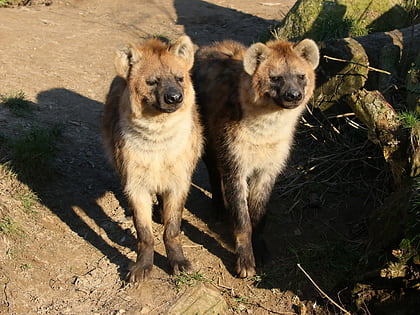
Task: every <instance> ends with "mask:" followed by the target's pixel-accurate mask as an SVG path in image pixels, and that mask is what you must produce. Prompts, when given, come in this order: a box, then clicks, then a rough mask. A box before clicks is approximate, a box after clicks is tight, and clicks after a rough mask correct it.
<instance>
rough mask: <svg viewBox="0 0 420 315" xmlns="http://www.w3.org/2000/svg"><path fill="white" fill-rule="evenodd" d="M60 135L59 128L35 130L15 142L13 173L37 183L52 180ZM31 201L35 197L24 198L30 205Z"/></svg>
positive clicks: (13, 143)
mask: <svg viewBox="0 0 420 315" xmlns="http://www.w3.org/2000/svg"><path fill="white" fill-rule="evenodd" d="M60 133H61V130H60V128H59V127H53V128H41V129H34V130H31V131H29V132H27V133H26V134H24V135H23V136H21V137H20V138H18V139H15V140H13V141H12V143H11V155H12V156H11V161H10V162H11V163H10V164H11V167H12V169H13V171H14V172H16V173H18V174H19V176H22V177H24V178H25V179H28V180H33V181H37V182H40V181H41V182H42V181H45V180H50V179H52V177H53V175H54V167H53V165H52V162H53V158H54V156H55V153H56V146H55V142H56V140H57V138H58V137H59V135H60ZM30 199H33V196H32V197H30V198H24V202H26V204H27V205H28V201H29V200H30Z"/></svg>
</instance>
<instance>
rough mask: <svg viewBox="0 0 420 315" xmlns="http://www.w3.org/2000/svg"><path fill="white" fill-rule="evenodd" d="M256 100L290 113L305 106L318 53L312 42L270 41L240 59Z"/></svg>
mask: <svg viewBox="0 0 420 315" xmlns="http://www.w3.org/2000/svg"><path fill="white" fill-rule="evenodd" d="M243 62H244V69H245V72H246V73H248V74H249V75H250V76H251V80H252V86H253V90H254V93H255V97H256V100H260V101H262V102H263V103H267V102H268V103H272V104H274V105H277V106H279V107H281V108H286V109H293V108H296V107H298V106H300V105H305V104H306V103H307V102H308V100H309V98H310V97H311V96H312V93H313V89H314V87H315V72H314V69H315V68H316V67H317V66H318V63H319V51H318V47H317V45H316V44H315V42H314V41H312V40H310V39H304V40H302V41H301V42H299V43H297V44H293V43H290V42H287V41H281V40H273V41H270V42H267V44H262V43H256V44H254V45H252V46H250V47H249V48H248V49H247V51H246V52H245V56H244V61H243Z"/></svg>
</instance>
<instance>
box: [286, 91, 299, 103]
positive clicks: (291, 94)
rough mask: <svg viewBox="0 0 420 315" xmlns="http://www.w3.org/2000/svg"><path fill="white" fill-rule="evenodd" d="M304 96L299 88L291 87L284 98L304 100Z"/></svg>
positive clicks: (291, 100)
mask: <svg viewBox="0 0 420 315" xmlns="http://www.w3.org/2000/svg"><path fill="white" fill-rule="evenodd" d="M302 97H303V95H302V92H301V91H300V90H298V89H289V90H287V91H286V92H285V93H284V95H283V98H284V100H285V101H287V102H299V101H301V100H302Z"/></svg>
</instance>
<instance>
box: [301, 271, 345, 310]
mask: <svg viewBox="0 0 420 315" xmlns="http://www.w3.org/2000/svg"><path fill="white" fill-rule="evenodd" d="M297 266H298V267H299V269H300V270H302V272H303V273H304V274H305V276H307V277H308V279H309V280H310V281H311V282H312V284H313V285H314V286H315V288H316V289H317V290H318V291H319V292H320V293H321V294H322V295H323V296H324V297H326V298H327V299H328V300H329V301H330V302H331V303H332V304H334V305H335V306H337V307H338V308H339V309H340V310H341V311H343V312H344V314H349V315H351V313H350V312H348V311H347V310H345V309H344V308H342V307H341V306H340V305H338V304H337V303H336V302H334V300H333V299H331V298H330V297H329V296H328V295H327V294H326V293H325V292H324V291H322V289H321V288H320V287H319V286H318V285H317V284H316V283H315V281H314V280H312V278H311V277H310V276H309V274H308V273H307V272H306V271H305V269H303V267H302V266H301V265H300V264H297Z"/></svg>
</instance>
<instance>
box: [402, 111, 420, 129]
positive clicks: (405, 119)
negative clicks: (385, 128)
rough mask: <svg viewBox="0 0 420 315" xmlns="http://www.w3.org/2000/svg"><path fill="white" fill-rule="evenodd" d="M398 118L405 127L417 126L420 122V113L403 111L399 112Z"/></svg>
mask: <svg viewBox="0 0 420 315" xmlns="http://www.w3.org/2000/svg"><path fill="white" fill-rule="evenodd" d="M398 120H399V121H400V122H401V124H402V126H403V127H404V128H410V129H412V128H415V127H417V126H418V125H419V123H420V113H418V112H402V113H399V114H398Z"/></svg>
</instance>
